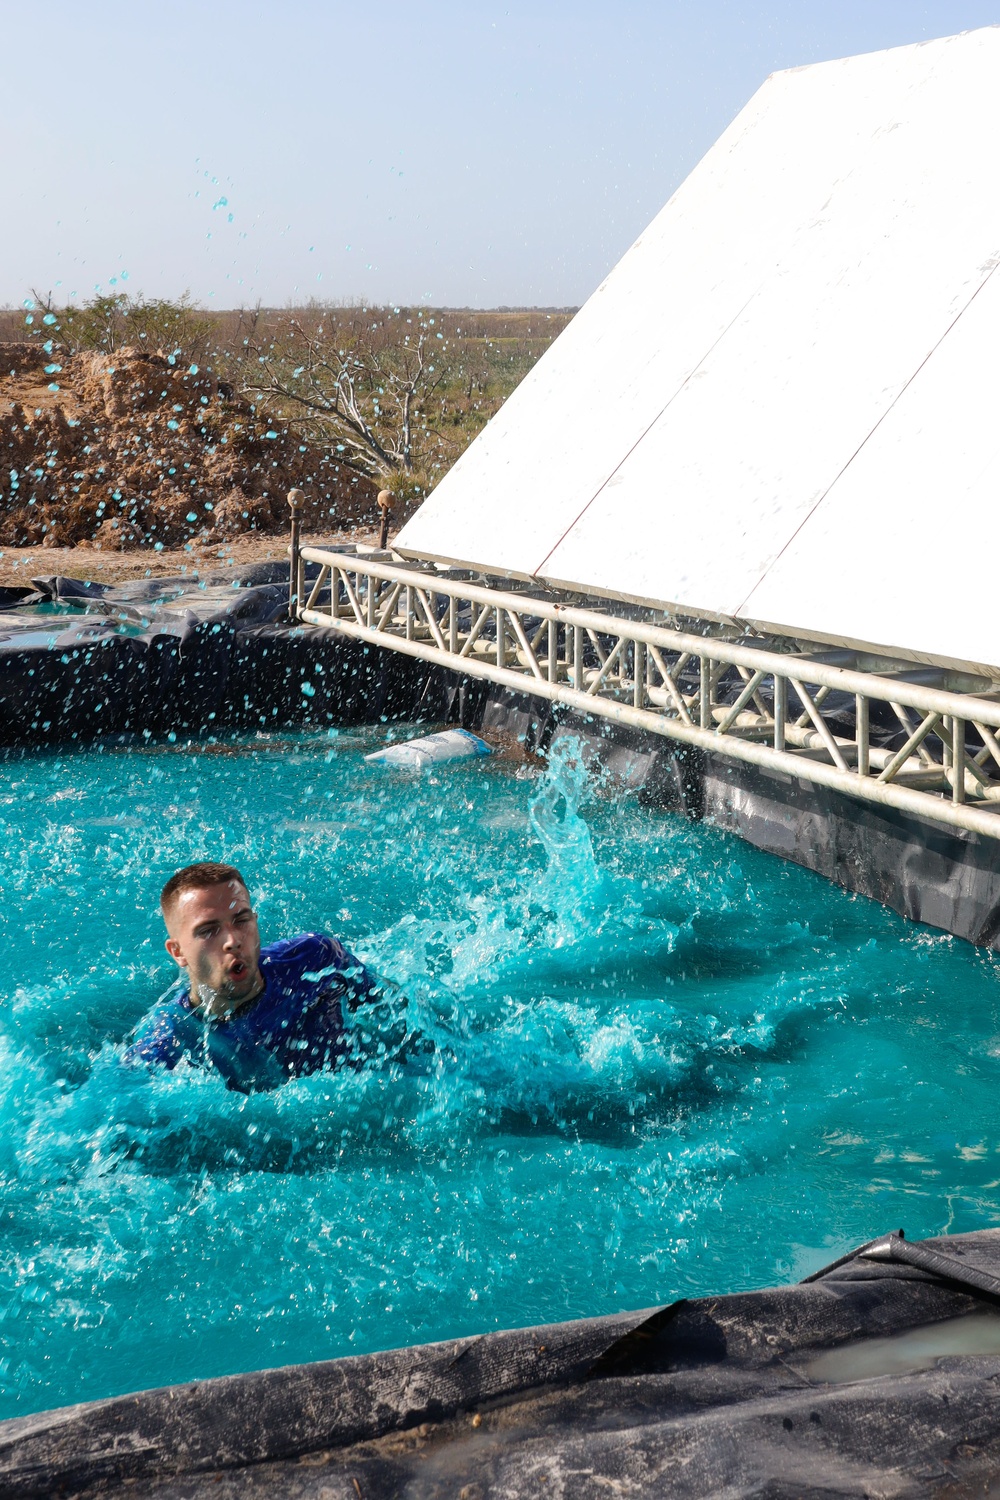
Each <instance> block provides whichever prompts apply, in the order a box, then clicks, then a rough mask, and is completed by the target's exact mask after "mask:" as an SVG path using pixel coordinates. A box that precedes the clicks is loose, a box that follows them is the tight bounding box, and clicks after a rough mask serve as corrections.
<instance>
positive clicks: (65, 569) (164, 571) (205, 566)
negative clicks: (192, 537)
mask: <svg viewBox="0 0 1000 1500" xmlns="http://www.w3.org/2000/svg"><path fill="white" fill-rule="evenodd" d="M302 540H303V542H305V543H308V542H313V541H314V542H334V541H340V542H366V543H368V544H370V545H372V546H374V545H375V544H376V543H377V542H378V530H377V528H376V529H375V530H368V529H367V528H365V527H363V526H362V527H357V528H352V529H350V530H336V529H334V528H331V529H329V530H323V531H322V533H317V534H316V535H315V536H313V535H311V534H310V533H309V532H308V531H307V532H306V534H305V535H304V536H303V539H302ZM287 548H288V537H287V535H281V536H241V537H234V538H233V539H232V540H231V541H227V542H223V543H213V544H212V545H210V546H205V545H201V544H191V543H189V544H188V545H187V546H186V547H175V548H169V549H168V548H166V547H165V548H164V549H163V551H162V552H154V551H153V550H152V549H151V548H149V547H138V548H134V549H133V550H131V551H128V552H103V551H98V550H97V549H96V548H92V547H82V546H80V547H4V548H3V549H2V550H0V587H3V586H5V585H10V584H17V585H23V586H24V587H28V586H29V585H30V583H31V580H32V578H51V577H53V576H54V575H56V574H61V575H62V577H63V578H80V579H84V580H89V581H90V582H92V583H124V582H125V581H126V579H130V578H166V577H171V576H174V575H176V574H181V573H186V574H188V575H190V576H191V577H193V578H198V577H201V576H203V575H207V574H209V573H214V572H216V571H217V570H218V569H221V568H228V567H245V566H246V565H247V564H248V563H258V562H274V561H281V562H286V561H287V557H288V552H287Z"/></svg>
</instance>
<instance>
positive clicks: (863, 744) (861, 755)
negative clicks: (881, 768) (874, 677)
mask: <svg viewBox="0 0 1000 1500" xmlns="http://www.w3.org/2000/svg"><path fill="white" fill-rule="evenodd" d="M854 712H855V715H856V724H855V731H854V732H855V736H856V738H857V745H858V775H859V776H867V775H868V774H869V773H870V771H871V741H870V738H869V720H868V699H867V698H866V697H865V695H864V694H863V693H856V694H855V696H854Z"/></svg>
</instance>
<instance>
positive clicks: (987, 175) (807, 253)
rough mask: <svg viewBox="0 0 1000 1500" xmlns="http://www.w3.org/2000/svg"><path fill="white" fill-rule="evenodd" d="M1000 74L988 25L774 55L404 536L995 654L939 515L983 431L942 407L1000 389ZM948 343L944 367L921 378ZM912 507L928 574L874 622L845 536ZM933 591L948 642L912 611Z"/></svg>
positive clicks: (703, 609) (705, 610) (964, 500)
mask: <svg viewBox="0 0 1000 1500" xmlns="http://www.w3.org/2000/svg"><path fill="white" fill-rule="evenodd" d="M998 81H1000V31H998V30H997V29H996V28H989V29H987V30H985V31H980V32H975V33H970V34H968V35H965V36H962V37H957V38H951V39H948V40H946V41H942V42H935V43H929V44H925V45H923V46H919V47H907V48H900V49H897V50H894V51H891V52H887V53H876V54H872V55H870V56H866V57H860V58H851V59H847V60H845V61H842V62H835V63H828V64H822V65H820V66H817V67H814V68H809V69H802V70H798V71H795V72H791V73H784V74H778V75H776V76H775V77H773V78H772V79H770V80H769V81H768V83H767V84H765V86H764V87H763V88H762V89H761V90H760V92H759V93H758V94H757V95H756V97H755V98H754V99H753V100H752V101H751V103H750V104H749V105H748V106H747V108H746V109H745V110H744V111H743V113H742V114H741V115H740V116H739V118H738V119H737V120H736V121H735V123H734V124H733V126H731V127H730V129H729V130H728V131H727V132H726V133H725V134H724V135H723V137H722V138H721V139H720V141H719V142H718V143H717V144H716V146H715V147H713V149H712V151H711V152H709V154H708V156H707V157H706V158H705V160H704V161H703V162H702V163H701V164H700V166H699V167H698V168H696V170H695V172H694V173H693V174H692V176H691V177H690V178H689V179H688V181H687V182H686V183H685V184H684V185H683V186H682V187H681V189H680V190H679V191H678V192H677V194H675V196H674V198H673V199H672V200H671V201H670V203H669V204H668V205H667V207H666V208H665V209H664V210H663V212H662V213H661V214H660V215H659V216H658V218H657V219H656V220H655V221H654V223H653V225H651V226H650V229H649V230H648V231H647V232H646V233H645V234H644V235H643V236H642V238H641V239H640V240H639V241H638V242H637V244H636V245H635V246H633V248H632V249H631V250H630V251H629V252H628V254H627V255H626V256H625V257H624V259H623V260H622V262H621V263H620V264H619V265H618V266H617V267H616V268H615V270H614V271H613V272H612V274H611V276H610V277H609V278H608V280H607V281H606V282H605V283H604V285H603V286H602V287H601V288H600V289H599V291H598V292H597V293H596V294H595V295H594V297H592V298H591V299H590V301H589V302H588V303H587V305H586V307H585V308H583V309H582V311H581V312H580V313H579V314H578V316H577V318H576V319H574V321H573V323H572V324H570V326H569V328H568V329H567V330H566V331H565V332H564V333H563V334H562V336H561V337H560V338H559V339H558V340H557V341H556V343H555V344H554V346H553V347H552V349H551V350H550V351H549V352H548V353H547V354H546V355H545V357H544V358H543V359H542V360H541V361H540V362H539V364H538V366H537V367H536V368H535V370H534V371H532V373H531V374H530V375H529V376H528V378H527V379H526V380H525V381H524V383H523V384H522V386H521V387H520V388H519V389H518V391H517V392H515V394H514V396H512V397H511V399H510V401H509V402H508V403H507V405H506V406H505V407H504V408H503V410H502V411H501V412H500V414H499V415H498V416H497V417H496V418H495V419H494V420H493V422H491V423H490V425H489V427H488V428H487V429H486V431H485V432H484V433H483V434H482V436H481V437H480V438H479V439H477V441H476V442H475V443H474V444H473V445H472V447H471V448H470V449H469V451H468V453H467V454H466V455H465V456H464V457H463V458H462V459H461V460H460V462H459V463H458V464H457V465H456V466H455V468H454V469H453V470H452V472H451V473H450V474H449V475H448V476H446V478H445V479H444V480H443V481H442V483H441V485H440V486H439V487H438V489H437V490H436V491H435V492H434V494H433V495H432V496H431V497H430V499H429V500H428V501H427V502H426V504H425V505H424V506H423V507H422V508H421V510H420V511H419V512H418V513H417V515H416V516H415V517H414V518H413V520H412V521H411V522H410V523H409V525H408V526H407V527H406V528H404V531H403V533H402V534H401V537H400V539H399V543H398V545H399V546H400V548H401V550H403V551H405V552H407V553H409V554H411V555H422V556H430V557H438V558H447V559H449V560H454V561H457V562H465V563H470V564H474V565H476V566H481V567H485V568H487V569H490V570H493V571H497V572H503V571H509V572H512V573H518V574H522V575H525V576H527V575H532V574H535V575H538V576H540V577H543V578H545V579H546V580H549V581H552V582H558V583H568V584H570V585H573V586H576V587H579V588H581V589H583V590H596V591H602V592H608V593H613V594H619V595H621V596H623V597H626V598H639V599H646V600H651V601H655V602H662V603H664V604H668V605H672V606H678V607H680V608H681V609H684V610H686V611H690V612H692V613H702V614H707V615H715V616H722V617H729V616H734V615H739V616H744V617H746V618H749V619H752V620H759V621H762V622H765V623H770V624H779V625H782V626H783V627H785V628H788V629H790V630H796V629H798V630H801V631H806V630H807V629H815V630H817V631H822V633H823V634H824V635H825V636H828V637H830V638H832V639H845V640H851V641H856V640H863V641H869V642H871V643H873V644H883V645H892V646H894V647H896V648H898V649H900V650H903V651H916V650H919V649H924V648H923V647H918V644H917V643H918V641H921V642H927V641H930V644H928V645H927V646H926V650H927V652H928V653H929V654H930V655H932V656H934V655H937V656H942V655H945V656H948V657H951V658H955V659H960V660H969V661H982V660H984V659H988V660H990V661H993V662H997V661H998V660H1000V645H998V646H989V647H987V646H985V645H984V635H983V627H984V618H983V614H982V611H981V612H980V614H979V615H978V616H976V617H975V618H974V617H973V614H972V613H970V610H969V599H968V590H967V589H965V588H962V587H961V585H960V582H959V578H958V576H957V574H956V575H952V578H951V582H950V583H948V585H947V587H946V588H945V592H944V593H942V586H943V583H942V579H941V577H940V573H939V571H938V559H939V556H940V548H939V546H938V539H937V536H936V533H937V531H938V528H940V527H941V525H942V522H943V519H944V517H943V512H944V513H950V520H945V521H944V524H945V525H946V526H947V527H948V530H949V545H950V546H951V548H952V552H954V549H955V548H957V547H958V546H959V545H960V538H961V535H962V527H961V524H960V523H958V521H957V517H958V516H959V515H960V514H962V513H963V512H964V511H965V509H966V507H967V506H968V505H969V504H970V503H972V496H973V494H974V495H975V496H976V500H975V503H976V504H979V505H982V504H988V500H989V498H990V496H991V494H992V492H991V491H990V489H989V486H990V484H991V483H992V480H990V479H988V478H985V477H984V475H985V472H986V471H985V470H984V468H983V463H982V462H980V460H981V459H983V454H982V448H983V442H984V441H985V438H984V437H983V436H982V435H979V436H977V437H976V438H973V436H972V435H971V433H970V432H968V431H967V432H966V436H965V438H963V439H962V442H959V441H958V438H957V433H958V430H959V428H960V427H962V425H963V423H962V420H961V419H960V418H959V417H958V415H957V413H958V408H959V407H961V408H962V410H963V411H964V410H965V409H966V406H967V407H968V412H969V415H968V418H967V420H966V421H965V428H968V427H969V424H970V423H973V422H975V421H976V420H978V419H977V418H976V417H975V416H974V415H973V413H984V412H986V411H989V410H992V411H995V410H996V409H997V397H998V396H1000V381H998V377H997V374H996V363H995V361H993V360H991V359H990V358H988V357H986V356H985V354H984V351H985V350H986V349H988V348H989V346H990V339H991V337H992V335H991V334H990V333H988V332H987V330H986V327H985V322H984V321H983V320H985V319H986V317H987V315H988V312H989V310H990V309H991V308H992V305H993V304H992V302H991V301H990V299H989V298H988V297H987V296H986V294H985V292H984V293H982V294H980V289H981V288H983V287H984V286H985V284H986V282H987V280H988V279H989V277H990V275H991V272H992V270H993V267H994V265H995V264H996V258H997V254H998V251H1000V194H998V193H997V191H996V182H997V170H996V164H995V157H996V145H995V143H996V141H997V140H998V139H1000V132H998V128H997V127H998V125H1000V88H998V87H997V84H998ZM980 322H983V327H982V328H981V329H980V328H979V326H978V325H979V324H980ZM956 340H964V342H956ZM952 347H954V349H955V350H956V351H966V356H967V357H966V358H965V359H963V358H962V357H961V353H960V352H956V353H954V354H951V355H949V354H948V351H949V349H951V348H952ZM993 347H994V348H995V347H996V345H995V342H994V344H993ZM976 351H978V352H976ZM945 358H948V359H949V361H950V362H949V369H950V370H951V377H950V380H949V381H945V380H944V378H943V377H942V378H941V379H940V380H939V381H938V382H937V384H936V385H931V384H928V381H929V380H930V378H931V376H932V374H933V371H934V370H935V368H936V362H937V361H941V360H944V359H945ZM956 382H957V385H956ZM973 383H974V384H975V385H976V387H977V392H976V393H975V394H974V395H971V399H969V400H968V402H967V403H964V402H963V398H962V395H961V392H962V390H964V389H967V388H968V387H969V386H970V385H971V384H973ZM946 386H947V390H948V396H947V401H948V403H949V404H948V408H947V409H948V411H949V413H950V415H949V416H948V417H947V418H945V417H944V415H943V411H944V409H943V408H942V419H941V420H940V421H935V420H934V412H933V411H931V410H930V409H929V407H928V406H927V405H926V403H928V402H930V401H931V400H932V397H931V396H930V394H927V395H925V396H924V397H923V398H920V397H919V394H918V393H919V392H920V391H921V390H926V391H927V392H928V393H929V392H931V391H932V390H935V391H937V392H938V393H939V397H940V395H941V393H942V392H944V390H945V388H946ZM920 399H923V401H924V403H925V405H924V406H923V407H920V408H919V410H920V418H919V425H917V426H914V425H912V424H913V423H916V422H917V415H916V413H917V411H918V405H917V404H915V403H918V402H919V400H920ZM907 414H910V415H909V416H907ZM907 421H909V422H910V423H911V426H910V427H909V428H907V427H906V426H905V423H906V422H907ZM987 425H988V428H989V431H990V432H992V430H993V427H994V425H995V419H994V420H990V421H989V422H988V424H987ZM883 427H884V428H885V435H884V436H880V434H882V432H883ZM893 433H895V434H897V438H896V442H895V447H894V449H893V450H892V451H893V452H894V453H895V454H896V457H897V459H898V457H899V455H900V454H901V453H902V452H903V451H904V450H905V451H906V455H907V464H906V465H905V466H904V467H903V468H900V469H898V470H895V471H890V469H889V468H887V466H886V465H887V463H888V462H889V460H888V459H887V458H885V457H883V459H882V461H881V463H879V462H877V461H876V455H877V454H883V455H885V454H887V453H888V452H889V449H887V448H885V447H884V445H885V444H886V443H888V442H889V440H890V435H891V434H893ZM904 433H905V434H907V435H905V436H904ZM869 449H871V452H870V453H869ZM911 449H912V451H911ZM984 461H985V460H984ZM977 464H978V465H979V466H978V468H977V467H976V465H977ZM876 473H877V475H878V483H877V487H876V486H875V479H874V476H875V475H876ZM945 473H947V476H948V485H947V489H946V491H945V492H944V493H942V492H941V491H940V490H935V491H934V493H932V492H931V489H932V484H931V477H930V476H932V475H937V476H938V477H939V478H940V477H941V476H943V475H944V474H945ZM866 475H870V476H872V477H871V479H870V480H869V482H868V483H867V484H866V482H865V476H866ZM920 476H926V477H925V479H924V480H923V482H921V479H920ZM915 477H916V482H914V481H915ZM936 482H937V481H935V483H936ZM984 486H985V487H986V488H985V489H984ZM843 487H846V488H843ZM842 488H843V493H844V494H845V496H847V497H848V498H847V499H845V502H844V508H843V511H842V513H841V512H839V511H838V508H837V498H838V493H839V492H840V491H841V490H842ZM841 515H842V519H840V520H838V516H841ZM848 515H851V516H853V517H854V521H853V523H852V524H853V526H854V529H853V530H852V531H851V532H850V533H848V532H847V530H846V526H847V519H846V518H847V516H848ZM862 516H863V522H862V523H861V524H860V525H859V524H858V523H859V518H860V517H862ZM824 527H825V528H826V529H825V531H824V530H823V529H822V528H824ZM904 530H905V532H906V533H907V536H906V542H905V548H906V560H905V569H906V572H907V574H908V576H912V574H913V570H914V569H916V570H917V571H918V572H921V570H922V572H921V577H922V578H923V579H924V580H925V581H924V582H923V583H922V584H921V585H920V587H919V588H914V589H908V590H904V591H903V594H902V597H901V598H900V599H899V601H898V607H896V608H894V609H893V610H892V621H891V626H892V629H891V634H886V633H885V632H886V628H887V623H888V622H887V618H886V611H885V609H884V608H882V609H881V612H879V610H878V609H875V608H874V605H873V601H874V600H875V598H876V596H877V595H879V594H881V595H884V593H885V590H886V583H885V578H884V574H883V573H882V572H881V571H880V570H879V568H878V567H877V566H876V565H875V564H874V562H873V561H872V558H871V557H870V556H869V555H868V554H867V553H866V550H865V549H866V541H865V538H866V536H872V537H874V536H876V535H881V536H883V537H885V538H886V539H887V540H886V542H885V545H886V546H889V547H890V549H894V548H896V547H897V546H898V541H899V537H900V536H901V534H902V532H903V531H904ZM800 533H801V535H800ZM821 536H822V538H823V540H822V541H821V540H820V537H821ZM890 536H892V537H894V538H896V540H895V541H893V542H892V543H889V541H888V538H889V537H890ZM810 538H815V541H814V542H810ZM952 538H954V540H953V541H952V540H951V539H952ZM810 547H811V548H812V550H809V549H810ZM802 549H805V550H802ZM896 555H897V556H898V557H900V559H901V558H902V554H901V553H898V552H897V553H896ZM949 555H951V554H949ZM835 558H836V561H835V560H834V559H835ZM796 559H798V561H799V564H800V566H799V567H796ZM824 564H825V565H824ZM803 569H807V570H808V580H806V578H805V576H804V574H803ZM965 576H966V577H968V575H967V574H966V575H965ZM876 578H878V579H880V580H881V581H880V583H879V586H878V588H876V586H875V580H876ZM862 579H864V580H865V581H864V583H862ZM928 588H929V589H930V590H931V591H932V592H934V593H935V595H936V609H934V610H933V612H932V610H931V609H930V608H929V604H928V594H927V590H928ZM952 590H954V592H952ZM942 614H945V615H947V616H948V618H949V621H950V625H949V634H948V644H947V647H945V645H944V637H943V636H937V635H934V631H933V628H932V627H933V623H934V616H935V615H936V618H937V620H938V621H940V619H941V617H942ZM812 621H821V622H822V624H815V625H813V624H810V622H812ZM932 636H933V640H931V637H932ZM990 652H992V654H990Z"/></svg>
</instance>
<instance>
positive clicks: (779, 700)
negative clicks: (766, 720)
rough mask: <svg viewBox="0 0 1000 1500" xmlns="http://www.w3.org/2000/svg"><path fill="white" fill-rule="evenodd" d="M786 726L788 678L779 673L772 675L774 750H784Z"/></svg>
mask: <svg viewBox="0 0 1000 1500" xmlns="http://www.w3.org/2000/svg"><path fill="white" fill-rule="evenodd" d="M787 724H788V678H787V677H782V675H781V673H780V672H775V674H774V748H775V750H784V748H785V729H786V726H787Z"/></svg>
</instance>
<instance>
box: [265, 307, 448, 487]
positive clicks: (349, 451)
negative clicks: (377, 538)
mask: <svg viewBox="0 0 1000 1500" xmlns="http://www.w3.org/2000/svg"><path fill="white" fill-rule="evenodd" d="M433 325H434V320H433V319H432V318H430V317H428V316H427V315H425V314H424V313H423V312H420V311H417V312H411V311H410V310H408V309H396V308H393V309H356V310H354V312H353V315H352V316H351V317H350V318H349V319H347V320H339V319H338V317H337V314H336V312H335V311H334V310H332V309H326V310H325V315H324V317H323V321H320V322H318V323H317V324H316V325H315V326H314V327H312V328H310V327H308V326H307V324H306V322H305V320H304V319H303V318H302V317H293V318H291V319H290V320H289V322H288V324H287V331H286V332H284V333H283V334H282V335H279V336H276V337H274V338H273V339H272V340H271V341H270V342H269V343H267V344H264V343H262V342H261V341H260V340H259V339H257V338H253V339H251V341H250V343H249V345H248V357H247V359H246V361H245V363H244V374H243V382H242V384H243V390H244V392H245V393H247V394H250V395H256V396H260V397H266V398H267V400H268V406H269V409H270V410H272V411H274V410H276V409H277V410H278V411H279V412H280V414H281V415H282V416H284V417H286V418H287V419H289V420H291V421H294V422H295V423H296V424H297V425H298V426H300V427H302V428H303V429H305V430H307V431H308V432H309V434H310V436H313V437H318V438H322V439H326V440H327V441H328V442H330V443H332V444H333V446H334V447H335V449H336V451H337V453H338V454H339V456H340V459H341V461H342V462H343V464H344V465H345V467H347V468H349V469H353V470H354V471H355V472H356V473H359V474H363V475H365V477H366V478H369V479H372V480H376V481H381V482H387V483H389V484H390V486H391V485H392V483H393V481H394V480H395V481H396V483H397V484H398V483H399V481H400V479H404V480H405V478H406V477H407V476H411V475H413V474H414V472H415V471H417V470H419V468H420V460H421V456H422V455H421V452H420V447H419V444H418V442H417V441H416V439H417V436H418V432H417V423H418V418H419V416H420V414H421V413H422V412H423V410H424V408H425V405H426V403H427V400H428V398H429V397H430V396H431V394H432V393H433V392H434V390H435V389H436V388H437V386H438V384H439V383H440V381H441V379H442V376H443V374H444V367H443V364H442V363H441V355H442V354H443V349H442V346H441V344H440V343H439V342H438V340H439V338H440V334H439V333H435V330H434V326H433ZM432 341H433V344H432ZM432 358H434V359H435V360H436V361H437V363H436V365H435V364H434V363H431V359H432Z"/></svg>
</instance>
